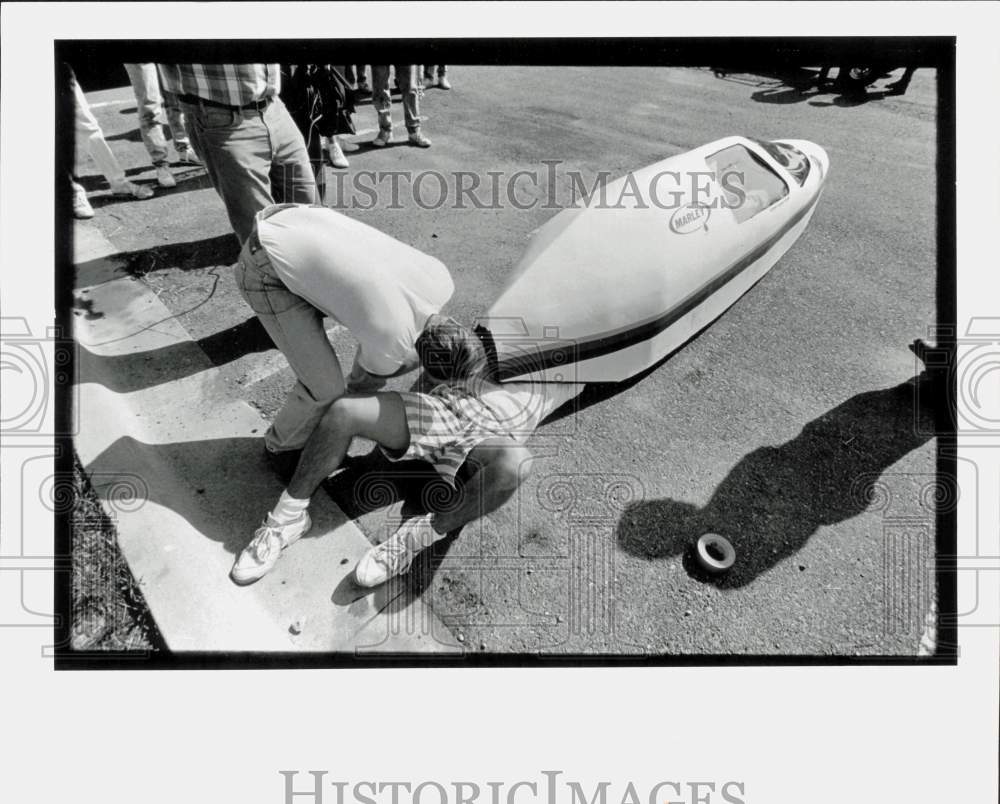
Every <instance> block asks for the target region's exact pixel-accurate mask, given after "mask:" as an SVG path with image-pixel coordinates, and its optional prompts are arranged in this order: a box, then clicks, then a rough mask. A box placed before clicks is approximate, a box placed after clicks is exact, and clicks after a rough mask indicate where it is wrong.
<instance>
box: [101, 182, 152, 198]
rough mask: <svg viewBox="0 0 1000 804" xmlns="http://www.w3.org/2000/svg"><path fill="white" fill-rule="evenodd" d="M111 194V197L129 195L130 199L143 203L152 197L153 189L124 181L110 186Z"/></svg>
mask: <svg viewBox="0 0 1000 804" xmlns="http://www.w3.org/2000/svg"><path fill="white" fill-rule="evenodd" d="M111 193H112V195H129V196H132V198H137V199H139V200H140V201H145V200H146V199H147V198H152V197H153V188H152V187H147V186H146V185H145V184H133V183H132V182H130V181H128V180H127V179H126V180H125V181H122V182H115V183H114V184H112V185H111Z"/></svg>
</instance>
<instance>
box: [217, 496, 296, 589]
mask: <svg viewBox="0 0 1000 804" xmlns="http://www.w3.org/2000/svg"><path fill="white" fill-rule="evenodd" d="M310 527H312V520H310V519H309V512H308V511H303V512H302V516H300V517H299V518H298V519H293V520H292V521H291V522H287V523H285V524H284V525H279V524H277V523H275V522H274V521H273V520H272V519H271V516H270V515H268V517H267V519H266V520H265V522H264V524H263V525H261V526H260V527H259V528H257V530H256V532H255V533H254V535H253V539H252V540H251V542H250V544H248V545H247V546H246V547H245V548H243V552H242V553H240V555H239V558H237V559H236V563H235V564H233V569H232V571H231V572H230V573H229V577H231V578H232V579H233V580H234V581H235V582H236V583H238V584H241V585H242V584H248V583H253V582H254V581H256V580H259V579H260V578H263V577H264V576H265V575H267V573H269V572H270V571H271V570H272V569H274V565H275V564H277V563H278V558H280V557H281V551H282V550H284V549H285V548H286V547H288V546H289V545H291V544H294V543H295V542H297V541H298V540H299V539H300V538H301V537H302V536H303V535H304V534H305V533H306V532H308V530H309V528H310Z"/></svg>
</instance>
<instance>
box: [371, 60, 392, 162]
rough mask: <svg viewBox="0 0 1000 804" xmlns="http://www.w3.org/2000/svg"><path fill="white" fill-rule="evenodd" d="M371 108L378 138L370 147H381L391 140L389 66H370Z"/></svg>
mask: <svg viewBox="0 0 1000 804" xmlns="http://www.w3.org/2000/svg"><path fill="white" fill-rule="evenodd" d="M372 106H373V107H375V114H376V115H377V116H378V128H379V133H378V136H377V137H376V138H375V139H374V140H373V141H372V145H376V146H383V145H387V144H388V143H389V140H391V139H392V96H391V95H390V94H389V65H387V64H373V65H372Z"/></svg>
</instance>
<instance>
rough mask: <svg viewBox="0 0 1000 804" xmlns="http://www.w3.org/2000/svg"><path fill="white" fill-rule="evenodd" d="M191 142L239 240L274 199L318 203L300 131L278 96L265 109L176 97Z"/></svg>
mask: <svg viewBox="0 0 1000 804" xmlns="http://www.w3.org/2000/svg"><path fill="white" fill-rule="evenodd" d="M181 109H182V111H183V112H184V116H185V122H186V123H187V129H188V135H189V136H190V137H191V144H192V145H194V149H195V151H196V152H197V154H198V155H199V156H200V157H201V159H202V162H203V163H204V165H205V170H206V171H207V172H208V176H209V178H210V179H211V180H212V186H214V187H215V190H216V192H217V193H218V194H219V195H220V196H221V197H222V202H223V203H224V204H225V205H226V212H227V213H229V222H230V224H231V225H232V227H233V231H234V232H236V236H237V237H238V238H239V240H240V243H245V242H246V240H247V238H248V237H249V236H250V232H251V231H252V230H253V222H254V216H255V215H256V214H257V213H258V212H260V211H261V210H262V209H264V207H267V206H270V205H271V204H274V203H279V204H280V203H285V202H293V203H300V204H315V203H318V201H319V197H318V195H317V193H316V180H315V178H314V177H313V172H312V166H311V165H310V164H309V154H308V153H307V152H306V144H305V142H304V141H303V139H302V133H301V132H300V131H299V130H298V128H297V127H296V125H295V123H294V121H293V120H292V118H291V116H290V115H289V114H288V110H287V109H286V108H285V105H284V104H283V103H282V102H281V99H280V98H275V99H274V100H273V101H271V103H269V104H268V105H267V107H266V108H264V109H262V110H260V111H257V110H253V109H220V108H218V107H215V106H208V105H207V104H197V105H195V104H191V103H186V102H184V101H181Z"/></svg>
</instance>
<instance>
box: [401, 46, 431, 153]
mask: <svg viewBox="0 0 1000 804" xmlns="http://www.w3.org/2000/svg"><path fill="white" fill-rule="evenodd" d="M396 75H397V76H398V77H399V91H400V94H401V95H402V96H403V114H404V116H405V119H406V130H407V131H408V132H409V137H408V140H409V143H410V145H416V146H418V147H420V148H429V147H430V145H431V141H430V140H429V139H428V138H427V137H425V136H424V135H423V134H422V133H421V132H420V101H419V100H418V97H419V94H420V92H421V84H420V74H419V69H418V66H417V65H416V64H400V65H397V66H396Z"/></svg>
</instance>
